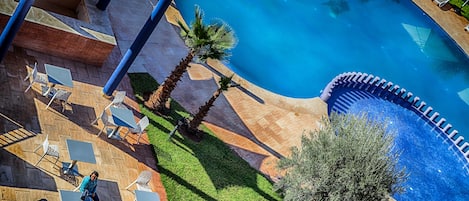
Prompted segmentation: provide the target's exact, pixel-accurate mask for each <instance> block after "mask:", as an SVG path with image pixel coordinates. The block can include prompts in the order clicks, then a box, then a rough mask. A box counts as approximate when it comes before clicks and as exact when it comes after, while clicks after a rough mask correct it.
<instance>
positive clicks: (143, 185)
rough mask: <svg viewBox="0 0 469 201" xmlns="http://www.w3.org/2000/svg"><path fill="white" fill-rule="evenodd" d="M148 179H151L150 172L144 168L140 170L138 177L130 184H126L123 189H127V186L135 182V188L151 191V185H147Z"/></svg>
mask: <svg viewBox="0 0 469 201" xmlns="http://www.w3.org/2000/svg"><path fill="white" fill-rule="evenodd" d="M150 180H151V172H150V171H148V170H144V171H142V172H140V174H139V175H138V178H137V179H136V180H135V181H133V182H132V183H131V184H130V185H128V186H127V187H126V188H125V190H129V188H130V187H131V186H132V185H134V184H135V185H137V190H141V191H149V192H151V191H152V190H151V187H150V186H149V185H148V183H150Z"/></svg>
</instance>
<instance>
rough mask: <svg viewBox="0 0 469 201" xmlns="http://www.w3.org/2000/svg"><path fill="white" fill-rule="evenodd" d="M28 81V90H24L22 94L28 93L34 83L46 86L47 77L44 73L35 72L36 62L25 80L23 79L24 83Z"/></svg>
mask: <svg viewBox="0 0 469 201" xmlns="http://www.w3.org/2000/svg"><path fill="white" fill-rule="evenodd" d="M28 79H29V81H30V83H29V86H28V88H26V90H24V93H26V92H28V90H29V89H30V88H31V87H32V86H33V84H34V83H40V84H45V85H47V83H48V79H47V75H46V74H44V73H39V72H37V62H35V63H34V68H33V71H31V72H30V73H28V75H27V76H26V78H24V81H26V80H28Z"/></svg>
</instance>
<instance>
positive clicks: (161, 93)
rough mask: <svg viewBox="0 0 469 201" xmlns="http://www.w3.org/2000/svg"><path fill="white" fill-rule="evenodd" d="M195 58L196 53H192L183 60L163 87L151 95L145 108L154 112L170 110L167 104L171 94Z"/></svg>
mask: <svg viewBox="0 0 469 201" xmlns="http://www.w3.org/2000/svg"><path fill="white" fill-rule="evenodd" d="M193 58H194V52H192V51H190V52H189V53H188V54H187V56H186V58H184V59H181V61H180V62H179V64H178V65H177V66H176V68H175V69H174V70H173V71H172V72H171V74H170V75H169V76H168V77H167V78H166V80H165V81H164V82H163V84H162V85H160V86H159V87H158V89H156V90H155V91H153V93H152V94H151V95H150V97H149V98H148V100H147V101H145V103H144V104H145V106H146V107H148V108H150V109H152V110H154V111H159V112H161V111H164V110H165V109H169V108H167V107H166V106H165V104H166V102H167V101H168V100H169V98H170V97H171V92H172V91H173V90H174V88H176V85H177V82H178V81H179V80H181V78H182V76H183V75H184V73H185V72H186V71H187V68H189V67H190V66H189V63H190V62H191V61H192V59H193Z"/></svg>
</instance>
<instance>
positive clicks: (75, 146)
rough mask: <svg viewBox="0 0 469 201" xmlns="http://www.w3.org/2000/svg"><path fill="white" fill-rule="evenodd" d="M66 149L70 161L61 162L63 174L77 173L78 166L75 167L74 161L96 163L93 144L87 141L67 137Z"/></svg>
mask: <svg viewBox="0 0 469 201" xmlns="http://www.w3.org/2000/svg"><path fill="white" fill-rule="evenodd" d="M67 149H68V154H69V156H70V160H72V162H71V163H63V164H64V167H63V169H64V174H71V175H79V173H78V168H76V163H77V162H78V161H82V162H86V163H93V164H95V163H96V158H95V156H94V151H93V145H92V144H91V143H89V142H82V141H77V140H72V139H67Z"/></svg>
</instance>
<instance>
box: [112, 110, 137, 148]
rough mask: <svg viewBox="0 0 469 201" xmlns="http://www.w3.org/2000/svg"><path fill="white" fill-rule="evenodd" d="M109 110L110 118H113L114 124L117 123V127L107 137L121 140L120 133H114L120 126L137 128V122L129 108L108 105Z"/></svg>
mask: <svg viewBox="0 0 469 201" xmlns="http://www.w3.org/2000/svg"><path fill="white" fill-rule="evenodd" d="M110 110H111V115H112V119H113V120H114V124H116V125H117V128H116V129H114V130H113V131H112V132H111V133H110V134H109V135H108V138H113V139H118V140H121V137H120V135H116V133H118V130H119V128H120V127H121V126H124V127H127V128H137V122H136V121H135V118H134V114H133V113H132V111H131V110H129V109H127V108H121V107H110Z"/></svg>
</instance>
